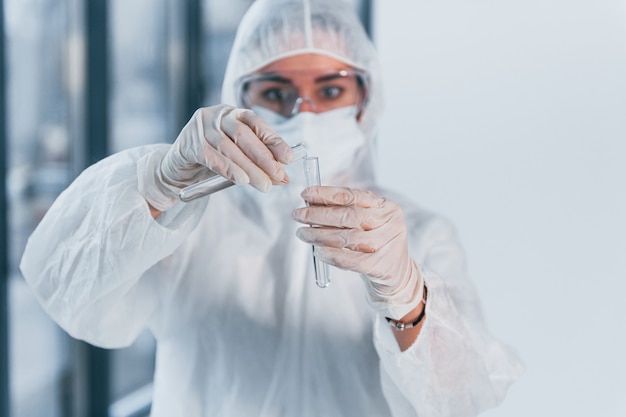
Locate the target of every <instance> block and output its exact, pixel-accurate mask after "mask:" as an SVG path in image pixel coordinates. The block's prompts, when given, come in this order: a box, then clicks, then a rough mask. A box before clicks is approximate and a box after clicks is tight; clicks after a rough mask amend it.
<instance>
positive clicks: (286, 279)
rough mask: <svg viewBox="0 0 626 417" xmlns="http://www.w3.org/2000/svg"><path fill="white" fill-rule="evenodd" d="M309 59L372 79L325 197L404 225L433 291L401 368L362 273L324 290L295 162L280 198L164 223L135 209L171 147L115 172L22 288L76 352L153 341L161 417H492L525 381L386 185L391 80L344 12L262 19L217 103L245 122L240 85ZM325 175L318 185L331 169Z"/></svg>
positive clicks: (26, 259) (420, 224)
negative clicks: (355, 199) (377, 171)
mask: <svg viewBox="0 0 626 417" xmlns="http://www.w3.org/2000/svg"><path fill="white" fill-rule="evenodd" d="M311 52H314V53H322V54H326V55H329V56H332V57H334V58H337V59H340V60H342V61H343V62H346V63H348V64H350V65H352V66H353V67H355V68H359V69H362V70H365V71H367V72H368V74H369V76H370V83H369V86H368V89H369V90H368V101H367V103H366V106H365V109H364V111H363V115H362V117H361V118H360V120H359V128H360V129H361V132H362V133H363V137H364V138H365V139H366V140H364V141H363V144H362V146H361V147H360V149H359V150H358V151H357V152H355V153H354V156H348V158H347V159H346V160H345V163H344V165H345V167H346V169H345V170H344V171H343V172H339V173H335V174H336V175H333V176H332V177H329V178H327V179H326V182H332V185H338V186H349V187H354V188H361V189H367V190H371V191H373V192H374V193H376V194H377V195H380V196H384V197H385V198H387V199H389V200H390V201H394V202H395V203H396V204H398V205H399V206H401V207H402V209H403V211H404V217H405V219H406V225H407V230H408V239H409V252H410V256H411V258H412V259H413V260H414V261H415V263H416V264H417V265H419V268H420V269H421V271H422V272H423V277H424V281H425V284H426V286H427V288H428V299H427V304H426V318H425V321H424V324H423V327H422V329H421V333H420V335H419V337H418V339H417V341H416V342H415V343H414V344H413V345H412V346H411V347H410V348H409V349H407V350H406V351H403V352H401V351H400V349H399V348H398V343H397V342H396V340H395V338H394V336H393V334H392V330H391V327H390V326H389V324H388V323H387V322H386V320H385V318H384V316H383V315H382V314H380V313H377V312H376V310H374V309H372V306H371V302H370V301H371V300H370V301H368V297H367V294H366V292H367V291H366V287H365V286H364V285H363V280H362V279H361V277H360V276H359V274H358V273H355V272H351V271H346V270H342V269H338V268H331V279H332V283H331V285H330V287H328V288H325V289H320V288H317V287H316V285H315V281H314V277H313V267H312V259H311V247H310V245H308V244H306V243H303V242H301V241H300V240H298V239H297V238H296V236H295V235H296V229H297V228H298V226H299V225H298V223H296V222H295V221H293V220H292V219H291V213H292V212H293V210H294V209H296V208H298V207H302V206H303V200H302V197H301V196H300V192H301V191H302V190H303V188H304V180H303V178H302V175H301V166H300V165H299V164H298V162H297V161H296V162H294V163H292V164H290V165H289V166H287V167H286V169H287V172H288V174H289V176H290V180H291V181H290V183H289V184H287V185H283V186H275V187H272V188H271V189H270V191H269V192H267V193H261V192H259V191H257V190H255V189H253V188H252V187H250V186H236V187H231V188H228V189H226V190H223V191H220V192H218V193H216V194H213V195H211V196H209V197H205V198H203V199H199V200H195V201H193V202H190V203H177V204H174V205H173V206H172V207H171V208H169V209H167V210H166V211H164V212H163V213H162V214H161V215H160V216H159V217H157V218H156V220H155V219H154V218H153V217H152V216H151V215H150V212H149V209H148V206H147V204H146V200H145V199H144V197H143V196H142V194H141V193H140V192H139V179H138V178H140V177H141V175H142V173H141V172H138V161H139V160H141V159H142V158H144V157H145V156H146V155H152V154H154V155H159V154H161V155H162V154H164V153H165V152H167V151H168V149H169V147H170V146H171V145H168V144H163V145H154V146H145V147H139V148H134V149H131V150H128V151H124V152H120V153H118V154H115V155H112V156H110V157H108V158H106V159H104V160H102V161H100V162H99V163H97V164H95V165H93V166H91V167H89V168H88V169H86V170H85V171H84V172H83V173H82V174H81V175H80V176H79V177H78V178H77V179H76V180H75V181H74V182H73V183H72V184H71V185H70V187H69V188H68V189H67V190H65V191H64V192H63V193H62V194H61V195H60V196H59V198H58V199H57V201H56V202H55V203H54V204H53V206H52V207H51V208H50V210H49V211H48V213H47V214H46V216H45V218H44V219H43V220H42V221H41V223H40V224H39V226H38V227H37V229H36V230H35V232H34V233H33V235H32V236H31V238H30V239H29V242H28V245H27V248H26V250H25V253H24V256H23V259H22V263H21V269H22V271H23V274H24V276H25V278H26V280H27V281H28V283H29V284H30V286H31V287H32V288H33V290H34V291H35V293H36V295H37V297H38V299H39V300H40V302H41V304H42V305H43V307H44V308H45V309H46V311H47V312H48V313H49V314H50V316H51V317H53V318H54V320H56V321H57V322H58V323H59V324H60V325H61V326H62V327H63V328H64V329H65V330H66V331H67V332H68V333H69V334H71V335H72V336H74V337H76V338H79V339H83V340H86V341H87V342H90V343H92V344H94V345H98V346H102V347H107V348H116V347H124V346H128V345H129V344H131V343H132V342H133V341H134V340H135V338H136V337H137V336H138V334H139V333H140V332H141V331H142V330H143V329H145V328H149V329H150V331H151V332H152V333H153V334H154V336H155V338H156V340H157V357H156V372H155V376H154V402H153V407H152V416H154V417H173V416H185V417H201V416H202V417H208V416H245V417H248V416H263V417H278V416H300V417H304V416H327V417H331V416H355V417H356V416H358V417H366V416H376V417H380V416H393V417H400V416H420V417H444V416H474V415H476V414H478V413H479V412H480V411H482V410H484V409H487V408H490V407H493V406H496V405H497V404H498V403H499V402H501V401H502V399H503V398H504V395H505V393H506V390H507V388H508V387H509V385H510V384H511V383H512V382H513V381H514V380H515V379H516V378H517V377H518V376H519V375H520V372H521V370H522V365H521V364H520V362H519V360H518V358H517V357H516V355H515V354H514V353H513V352H512V351H511V350H510V349H509V348H508V347H506V346H505V345H503V344H502V343H501V342H499V341H498V340H497V339H495V338H494V337H493V336H491V335H490V334H489V332H488V331H487V329H486V328H485V325H484V323H483V321H482V319H481V315H480V308H479V305H478V301H477V298H476V293H475V290H474V288H473V286H472V284H471V282H470V281H469V280H468V278H467V276H466V271H465V265H464V259H463V253H462V249H461V247H460V245H459V243H458V241H457V238H456V235H455V232H454V230H453V228H452V227H451V226H450V224H448V223H447V222H446V221H445V220H444V219H442V218H440V217H438V216H436V215H434V214H432V213H429V212H427V211H424V210H422V209H420V208H419V207H417V206H415V205H414V204H413V203H412V202H410V201H408V200H407V199H405V198H404V197H401V196H398V195H395V194H393V193H390V192H389V191H387V190H383V189H380V188H379V187H377V186H376V184H375V175H374V168H373V165H372V157H371V151H372V149H373V146H372V141H373V136H374V132H375V126H376V121H377V120H378V118H379V115H380V113H381V111H382V107H383V106H382V99H381V97H382V95H381V91H380V75H379V71H378V67H377V61H376V55H375V53H374V50H373V47H372V45H371V44H370V42H369V41H368V40H367V37H366V35H365V34H364V32H363V29H362V27H361V26H360V24H359V22H358V20H357V19H356V17H355V16H354V15H353V14H352V12H351V9H345V8H344V7H343V6H341V5H340V3H339V2H337V1H332V2H330V3H325V2H319V1H318V2H316V1H311V2H310V3H309V2H308V1H302V0H297V1H265V0H258V1H256V2H255V3H254V4H253V5H252V7H251V8H250V10H249V12H248V13H247V15H246V16H245V18H244V19H243V21H242V23H241V26H240V29H239V31H238V34H237V38H236V40H235V44H234V47H233V51H232V54H231V57H230V61H229V63H228V66H227V71H226V75H225V81H224V89H223V101H224V103H226V104H231V105H235V106H241V102H240V97H239V93H240V92H238V90H237V89H238V88H239V87H238V80H239V79H240V78H241V77H242V76H246V75H249V74H251V73H252V72H254V71H256V70H258V69H259V68H261V67H263V66H264V65H266V64H268V63H271V62H273V61H275V60H276V59H279V58H281V57H286V56H291V55H297V54H300V53H311ZM382 140H383V143H384V139H382ZM320 164H321V168H322V172H323V170H324V159H323V157H320ZM300 226H301V225H300Z"/></svg>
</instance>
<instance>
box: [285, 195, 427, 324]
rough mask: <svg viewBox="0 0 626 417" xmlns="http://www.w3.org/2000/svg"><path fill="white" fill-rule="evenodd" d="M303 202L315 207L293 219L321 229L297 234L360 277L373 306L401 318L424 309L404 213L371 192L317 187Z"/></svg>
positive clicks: (306, 229) (326, 258)
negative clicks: (417, 309) (416, 309)
mask: <svg viewBox="0 0 626 417" xmlns="http://www.w3.org/2000/svg"><path fill="white" fill-rule="evenodd" d="M302 197H303V198H304V200H305V201H306V202H307V203H309V206H308V207H303V208H299V209H297V210H295V211H294V212H293V218H294V219H295V220H296V221H298V222H300V223H305V224H309V225H312V226H317V227H302V228H299V229H298V231H297V233H296V235H297V236H298V238H300V239H301V240H303V241H304V242H307V243H310V244H313V245H315V250H316V255H317V257H318V258H319V259H320V260H322V261H324V262H326V263H328V264H330V265H334V266H336V267H338V268H341V269H347V270H351V271H356V272H360V273H361V274H362V276H363V278H364V281H365V284H366V287H367V290H368V298H369V301H370V304H371V305H372V306H373V307H374V308H375V309H376V310H378V311H379V312H380V313H381V314H383V315H385V316H386V317H389V318H392V319H399V318H401V317H403V316H404V315H405V314H407V313H408V312H410V311H411V310H412V309H413V308H415V307H416V306H417V304H419V302H420V300H421V299H422V294H423V288H424V283H423V278H422V275H421V272H420V269H419V268H418V266H417V265H416V263H415V262H414V261H413V260H412V259H411V257H410V256H409V248H408V238H407V228H406V223H405V221H404V215H403V213H402V209H400V207H399V206H398V205H396V204H394V203H393V202H391V201H389V200H386V199H384V198H382V197H379V196H376V195H375V194H373V193H371V192H369V191H362V190H355V189H350V188H338V187H321V186H314V187H309V188H307V189H305V190H304V191H303V192H302Z"/></svg>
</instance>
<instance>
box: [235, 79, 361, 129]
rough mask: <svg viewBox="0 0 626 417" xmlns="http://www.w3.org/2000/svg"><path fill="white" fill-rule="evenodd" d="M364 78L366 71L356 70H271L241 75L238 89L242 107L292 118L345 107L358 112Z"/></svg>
mask: <svg viewBox="0 0 626 417" xmlns="http://www.w3.org/2000/svg"><path fill="white" fill-rule="evenodd" d="M367 81H368V80H367V75H366V73H365V72H363V71H358V70H339V71H332V72H323V73H319V71H318V72H316V73H313V72H307V71H297V72H296V71H284V72H270V73H260V74H253V75H251V76H249V77H245V78H243V79H242V80H241V87H240V88H241V90H240V91H241V92H242V95H241V97H242V102H243V105H244V106H245V107H247V108H252V107H254V106H261V107H264V108H266V109H269V110H272V111H274V112H276V113H278V114H281V115H283V116H285V117H291V116H293V115H295V114H297V113H299V112H304V111H310V112H315V113H322V112H325V111H329V110H334V109H338V108H341V107H347V106H357V107H358V108H359V111H360V110H361V109H362V108H363V106H364V104H365V101H366V98H367V84H368V82H367Z"/></svg>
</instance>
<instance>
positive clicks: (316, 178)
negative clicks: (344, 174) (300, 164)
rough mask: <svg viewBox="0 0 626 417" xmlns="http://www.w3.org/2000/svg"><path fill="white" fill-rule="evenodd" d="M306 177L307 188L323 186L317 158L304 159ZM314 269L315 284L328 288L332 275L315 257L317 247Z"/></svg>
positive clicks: (324, 264) (323, 263)
mask: <svg viewBox="0 0 626 417" xmlns="http://www.w3.org/2000/svg"><path fill="white" fill-rule="evenodd" d="M304 176H305V178H306V186H307V187H310V186H312V185H321V184H322V182H321V181H320V165H319V160H318V159H317V157H307V158H304ZM313 269H314V271H315V283H316V284H317V286H318V287H320V288H326V287H328V285H330V275H329V272H328V264H327V263H325V262H322V261H320V260H319V259H317V256H315V246H313Z"/></svg>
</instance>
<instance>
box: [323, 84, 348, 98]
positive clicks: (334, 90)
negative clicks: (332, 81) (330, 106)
mask: <svg viewBox="0 0 626 417" xmlns="http://www.w3.org/2000/svg"><path fill="white" fill-rule="evenodd" d="M343 91H344V90H343V88H342V87H339V86H336V85H330V86H326V87H324V88H322V89H321V90H320V95H321V96H322V98H324V99H326V100H332V99H336V98H338V97H339V96H341V94H342V93H343Z"/></svg>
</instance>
